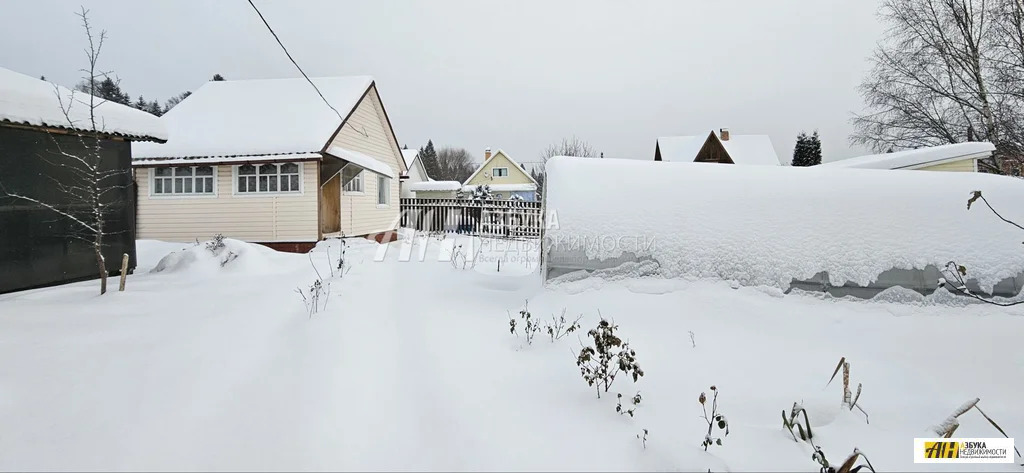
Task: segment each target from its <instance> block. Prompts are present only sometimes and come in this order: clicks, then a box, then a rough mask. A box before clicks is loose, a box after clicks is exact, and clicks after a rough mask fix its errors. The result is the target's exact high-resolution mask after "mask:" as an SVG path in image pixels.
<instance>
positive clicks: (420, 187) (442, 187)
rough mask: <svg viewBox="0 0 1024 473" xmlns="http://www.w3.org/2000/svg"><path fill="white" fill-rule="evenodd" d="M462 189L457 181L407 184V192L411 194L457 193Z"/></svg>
mask: <svg viewBox="0 0 1024 473" xmlns="http://www.w3.org/2000/svg"><path fill="white" fill-rule="evenodd" d="M461 188H462V183H461V182H459V181H423V182H414V183H412V184H409V190H411V191H413V192H417V191H419V192H424V191H457V190H459V189H461Z"/></svg>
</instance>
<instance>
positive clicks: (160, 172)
mask: <svg viewBox="0 0 1024 473" xmlns="http://www.w3.org/2000/svg"><path fill="white" fill-rule="evenodd" d="M153 172H154V173H156V174H155V175H156V176H170V175H171V168H153Z"/></svg>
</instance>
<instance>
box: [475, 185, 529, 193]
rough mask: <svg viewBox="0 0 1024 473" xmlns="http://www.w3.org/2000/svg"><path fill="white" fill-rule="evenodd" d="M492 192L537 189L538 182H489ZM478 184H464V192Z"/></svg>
mask: <svg viewBox="0 0 1024 473" xmlns="http://www.w3.org/2000/svg"><path fill="white" fill-rule="evenodd" d="M487 187H489V188H490V189H491V192H529V191H535V190H537V185H536V184H487ZM476 188H477V186H474V185H467V186H462V190H463V191H464V192H472V191H473V190H474V189H476Z"/></svg>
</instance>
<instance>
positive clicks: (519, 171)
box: [466, 151, 533, 186]
mask: <svg viewBox="0 0 1024 473" xmlns="http://www.w3.org/2000/svg"><path fill="white" fill-rule="evenodd" d="M480 166H482V169H480V171H479V172H477V173H476V175H475V176H473V178H472V179H470V180H469V182H467V183H466V184H469V185H473V186H479V185H482V184H488V185H494V184H533V180H532V179H530V175H529V174H527V173H526V170H524V169H523V168H520V167H519V166H518V165H516V164H515V163H513V162H512V161H511V160H509V159H508V156H506V155H505V153H504V152H502V151H498V152H497V153H495V154H494V155H493V156H491V159H489V160H487V161H486V162H484V163H483V164H481V165H480ZM496 167H497V168H508V176H504V177H494V172H493V170H494V168H496Z"/></svg>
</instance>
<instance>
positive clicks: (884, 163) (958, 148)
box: [821, 141, 996, 169]
mask: <svg viewBox="0 0 1024 473" xmlns="http://www.w3.org/2000/svg"><path fill="white" fill-rule="evenodd" d="M995 150H996V147H995V145H993V144H992V143H989V142H987V141H980V142H970V143H956V144H950V145H941V146H929V147H925V148H918V149H909V150H906V151H896V152H892V153H882V154H871V155H867V156H858V157H856V158H848V159H841V160H839V161H831V162H827V163H821V166H831V167H843V168H861V169H904V168H914V167H919V166H925V165H928V164H931V163H938V162H942V161H951V160H958V159H968V158H973V159H984V158H987V157H989V156H991V155H992V152H993V151H995Z"/></svg>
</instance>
